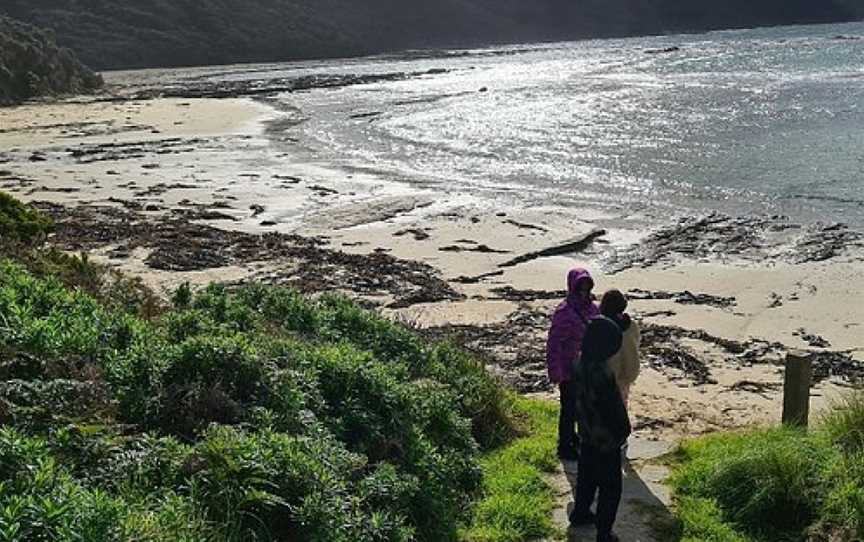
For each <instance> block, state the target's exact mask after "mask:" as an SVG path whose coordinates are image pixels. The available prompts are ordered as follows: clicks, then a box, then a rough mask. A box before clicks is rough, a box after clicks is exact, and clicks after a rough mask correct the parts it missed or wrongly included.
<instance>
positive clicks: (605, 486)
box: [573, 443, 622, 540]
mask: <svg viewBox="0 0 864 542" xmlns="http://www.w3.org/2000/svg"><path fill="white" fill-rule="evenodd" d="M621 484H622V479H621V450H619V449H617V448H616V449H614V450H611V451H602V450H598V449H597V448H594V447H592V446H590V445H588V444H585V443H583V444H582V446H581V448H580V453H579V471H578V474H577V476H576V506H575V508H574V509H573V514H574V515H575V516H584V515H586V514H587V513H588V511H589V509H590V508H591V503H593V502H594V496H595V495H596V496H597V539H598V540H602V539H603V538H604V537H606V536H608V535H609V534H611V533H612V525H613V524H614V523H615V517H616V516H617V515H618V505H619V504H620V503H621ZM598 491H599V494H598Z"/></svg>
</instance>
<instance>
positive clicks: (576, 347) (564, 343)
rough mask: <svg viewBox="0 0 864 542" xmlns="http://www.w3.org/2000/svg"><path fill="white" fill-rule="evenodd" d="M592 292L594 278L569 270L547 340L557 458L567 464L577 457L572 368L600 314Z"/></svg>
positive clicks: (586, 272) (547, 365)
mask: <svg viewBox="0 0 864 542" xmlns="http://www.w3.org/2000/svg"><path fill="white" fill-rule="evenodd" d="M593 289H594V279H592V278H591V274H590V273H588V271H587V270H585V269H581V268H576V269H572V270H570V272H569V273H568V274H567V298H566V299H565V300H564V301H563V302H562V303H561V304H560V305H558V308H557V309H556V310H555V314H554V315H553V316H552V325H551V326H550V327H549V337H548V339H547V341H546V369H547V371H548V373H549V380H550V381H551V382H552V383H553V384H557V385H558V390H559V392H560V394H561V396H560V398H561V413H560V415H559V418H558V457H559V458H561V459H564V460H568V461H575V460H576V459H578V454H579V442H578V437H577V435H576V407H575V396H574V392H575V388H574V386H573V382H572V378H573V367H574V365H575V364H576V363H577V362H578V361H579V356H580V353H581V350H582V338H583V337H584V336H585V330H586V328H587V327H588V322H590V321H591V319H592V318H594V317H595V316H598V315H599V314H600V309H599V308H598V307H597V305H596V304H595V303H594V297H593V296H592V294H591V290H593Z"/></svg>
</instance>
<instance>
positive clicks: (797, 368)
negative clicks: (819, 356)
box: [783, 352, 813, 427]
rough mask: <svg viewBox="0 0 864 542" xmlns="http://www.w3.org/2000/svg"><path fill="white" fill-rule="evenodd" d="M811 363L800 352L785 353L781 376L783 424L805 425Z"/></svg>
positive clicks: (807, 413) (807, 415) (808, 404)
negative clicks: (783, 372) (783, 370)
mask: <svg viewBox="0 0 864 542" xmlns="http://www.w3.org/2000/svg"><path fill="white" fill-rule="evenodd" d="M812 378H813V363H812V361H810V358H809V357H807V355H806V354H804V353H802V352H789V353H788V354H786V372H785V375H784V378H783V425H792V426H797V427H807V420H808V418H809V416H810V384H811V382H812Z"/></svg>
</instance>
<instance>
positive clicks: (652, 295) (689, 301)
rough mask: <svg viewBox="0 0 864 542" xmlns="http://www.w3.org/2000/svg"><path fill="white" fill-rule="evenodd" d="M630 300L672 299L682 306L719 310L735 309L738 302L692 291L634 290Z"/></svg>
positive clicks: (731, 298) (729, 298)
mask: <svg viewBox="0 0 864 542" xmlns="http://www.w3.org/2000/svg"><path fill="white" fill-rule="evenodd" d="M627 296H628V297H629V298H630V299H642V300H645V299H671V300H672V301H674V302H675V303H679V304H681V305H710V306H712V307H718V308H723V309H725V308H729V307H734V306H735V305H736V304H737V301H736V299H735V298H734V297H722V296H715V295H711V294H694V293H692V292H690V291H687V290H685V291H683V292H659V291H653V292H652V291H648V290H642V289H639V288H634V289H632V290H630V291H628V292H627Z"/></svg>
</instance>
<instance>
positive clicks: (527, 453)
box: [462, 399, 558, 542]
mask: <svg viewBox="0 0 864 542" xmlns="http://www.w3.org/2000/svg"><path fill="white" fill-rule="evenodd" d="M516 412H517V413H518V414H519V415H520V416H521V417H522V419H523V423H524V425H525V427H524V430H525V431H526V432H527V433H528V436H526V437H523V438H519V439H517V440H515V441H513V442H511V443H510V444H509V445H507V446H505V447H504V448H502V449H500V450H496V451H495V452H492V453H490V454H488V455H487V456H486V457H485V458H484V459H483V470H484V473H485V476H484V480H483V495H484V496H483V498H482V500H480V502H479V503H478V505H477V506H476V508H475V510H474V515H473V518H472V521H471V523H470V525H469V527H468V528H467V529H466V530H465V531H464V532H463V533H462V538H463V539H464V540H467V541H470V542H519V541H523V540H536V539H542V538H548V537H550V536H551V535H553V534H554V533H555V529H554V527H553V526H552V522H551V518H552V509H553V507H554V505H555V499H554V495H553V493H552V490H551V488H550V487H549V485H548V483H547V482H546V480H545V479H544V476H545V475H547V474H549V473H552V472H554V471H555V469H556V468H557V467H558V458H557V454H556V438H557V427H558V426H557V423H558V411H557V408H555V405H554V404H552V403H549V402H544V401H535V400H529V399H519V400H517V402H516Z"/></svg>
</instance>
